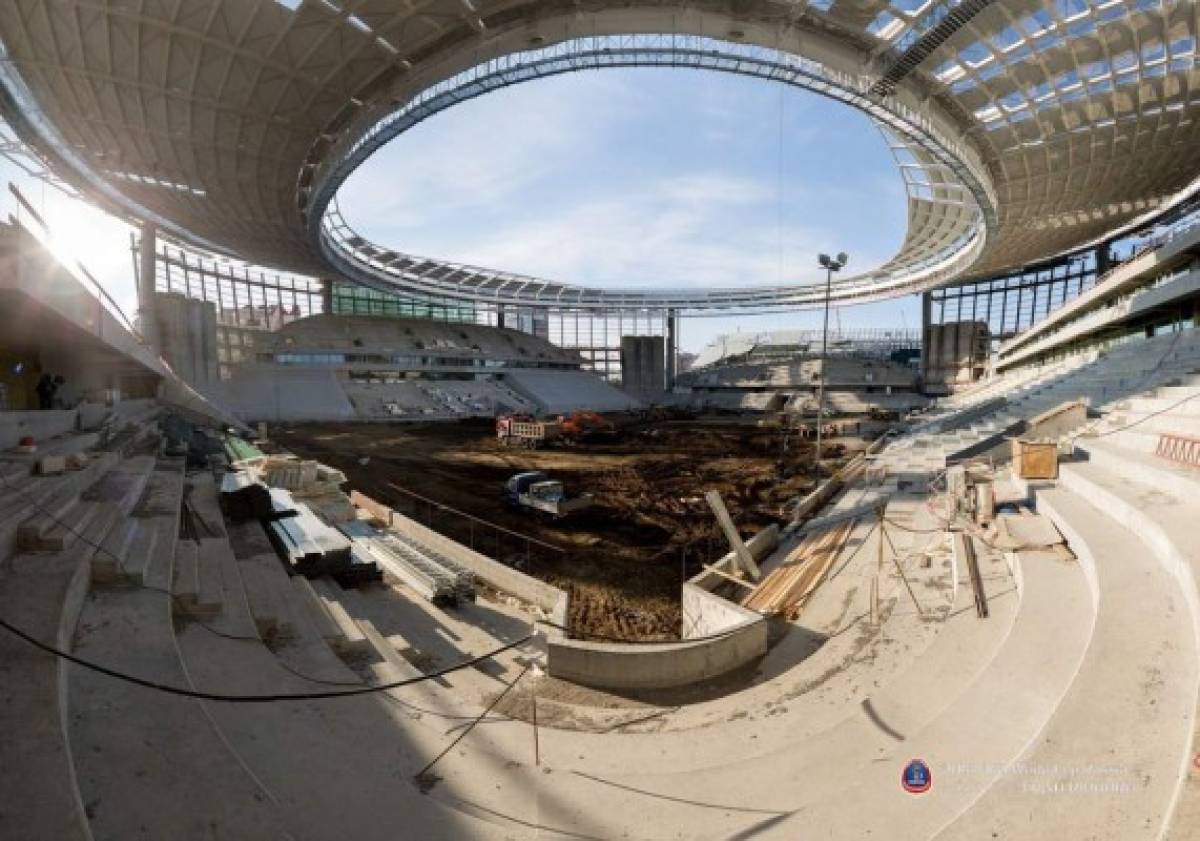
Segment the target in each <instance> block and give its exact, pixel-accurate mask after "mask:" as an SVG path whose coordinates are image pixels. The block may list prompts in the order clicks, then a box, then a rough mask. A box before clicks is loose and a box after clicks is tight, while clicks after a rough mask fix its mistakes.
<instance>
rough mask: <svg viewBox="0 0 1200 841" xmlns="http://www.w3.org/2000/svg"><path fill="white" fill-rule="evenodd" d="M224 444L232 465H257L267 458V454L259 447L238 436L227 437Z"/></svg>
mask: <svg viewBox="0 0 1200 841" xmlns="http://www.w3.org/2000/svg"><path fill="white" fill-rule="evenodd" d="M224 444H225V455H226V456H227V457H228V458H229V463H230V464H239V463H241V462H250V463H257V462H260V461H262V460H263V459H265V458H266V457H267V454H266V453H264V452H263V451H262V450H260V449H259V448H258V447H256V446H254V445H253V444H251V443H250V442H249V441H247V440H245V439H244V438H238V437H237V436H236V435H226V436H225V441H224Z"/></svg>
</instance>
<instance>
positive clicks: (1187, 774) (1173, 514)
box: [1060, 462, 1200, 838]
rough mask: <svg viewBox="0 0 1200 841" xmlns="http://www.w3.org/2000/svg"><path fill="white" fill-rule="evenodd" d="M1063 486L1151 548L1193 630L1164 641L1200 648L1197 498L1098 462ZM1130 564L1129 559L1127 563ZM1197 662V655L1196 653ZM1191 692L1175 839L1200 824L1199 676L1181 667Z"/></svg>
mask: <svg viewBox="0 0 1200 841" xmlns="http://www.w3.org/2000/svg"><path fill="white" fill-rule="evenodd" d="M1060 484H1061V485H1062V486H1063V487H1064V488H1066V489H1068V490H1071V491H1072V492H1074V493H1076V494H1078V495H1080V496H1082V497H1085V498H1086V499H1088V500H1089V502H1091V503H1092V504H1093V505H1094V506H1095V507H1096V508H1098V509H1100V510H1102V511H1103V512H1104V515H1105V517H1106V518H1107V519H1108V520H1109V521H1111V522H1112V523H1114V524H1118V525H1120V526H1122V527H1124V528H1126V529H1128V530H1129V531H1130V532H1132V533H1134V534H1136V535H1137V536H1138V538H1139V539H1140V540H1141V541H1142V542H1143V543H1145V544H1146V545H1147V546H1149V547H1150V549H1151V552H1152V555H1153V558H1154V559H1155V560H1156V561H1157V562H1158V563H1159V564H1160V565H1161V567H1162V569H1163V570H1164V571H1165V572H1166V573H1167V574H1168V575H1170V576H1171V577H1172V578H1173V579H1174V581H1175V583H1176V587H1177V591H1176V592H1177V595H1178V606H1174V607H1173V609H1174V610H1175V611H1176V612H1177V613H1179V614H1182V615H1183V616H1184V617H1185V618H1186V620H1187V622H1188V624H1189V625H1190V629H1191V632H1192V639H1191V640H1187V639H1186V638H1185V639H1176V640H1172V641H1169V642H1168V643H1164V644H1163V645H1164V646H1166V645H1170V646H1172V647H1184V648H1187V647H1191V650H1192V651H1193V652H1194V651H1195V650H1196V649H1197V648H1200V643H1198V642H1197V641H1198V640H1200V594H1198V592H1197V584H1196V582H1197V578H1198V576H1200V541H1196V540H1195V521H1196V507H1195V499H1194V497H1192V498H1180V497H1176V496H1173V495H1171V494H1169V493H1164V492H1163V491H1162V490H1161V489H1159V488H1158V487H1157V486H1151V485H1146V484H1142V483H1140V482H1136V481H1132V480H1131V479H1129V478H1127V477H1126V476H1124V475H1123V474H1118V473H1115V472H1111V471H1109V470H1106V469H1104V468H1102V467H1099V466H1098V465H1095V464H1090V463H1086V462H1085V463H1080V464H1067V465H1064V466H1063V469H1062V472H1061V477H1060ZM1126 562H1128V561H1126ZM1192 656H1193V660H1194V659H1195V654H1194V653H1193V655H1192ZM1168 682H1170V683H1174V684H1175V685H1176V686H1179V687H1183V688H1186V689H1187V690H1188V691H1190V693H1191V699H1192V704H1193V709H1192V711H1191V714H1190V717H1189V719H1188V723H1189V726H1190V729H1191V732H1190V738H1189V737H1186V736H1181V737H1180V739H1179V744H1178V750H1177V752H1176V759H1177V760H1178V761H1179V764H1178V766H1177V768H1178V770H1177V771H1176V774H1175V780H1176V790H1175V796H1176V798H1177V799H1176V804H1175V807H1174V809H1175V816H1174V818H1173V827H1172V829H1171V831H1170V832H1169V833H1167V834H1169V835H1171V837H1179V838H1184V837H1190V836H1189V835H1188V831H1194V829H1195V828H1196V827H1200V769H1197V768H1195V767H1194V765H1192V766H1189V765H1188V764H1187V763H1189V762H1190V760H1191V758H1192V756H1193V755H1194V753H1195V751H1196V749H1197V745H1200V726H1198V722H1200V713H1198V712H1197V710H1196V709H1195V705H1196V703H1197V698H1198V697H1200V677H1198V676H1197V675H1196V674H1195V669H1194V663H1193V669H1192V671H1188V670H1186V669H1185V670H1183V671H1181V673H1180V674H1179V677H1178V679H1177V681H1175V680H1169V681H1168Z"/></svg>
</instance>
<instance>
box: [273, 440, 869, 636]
mask: <svg viewBox="0 0 1200 841" xmlns="http://www.w3.org/2000/svg"><path fill="white" fill-rule="evenodd" d="M271 437H272V438H273V439H274V440H275V441H277V442H278V443H279V444H280V445H282V446H283V447H284V448H286V449H288V450H290V451H292V452H294V453H296V454H297V455H299V456H301V457H305V458H315V459H318V460H320V461H324V462H326V463H328V464H331V465H333V466H335V467H337V468H339V469H340V470H342V471H344V472H345V473H346V475H347V476H348V477H349V479H350V487H352V488H355V489H358V490H361V491H362V492H364V493H366V494H368V495H370V496H373V497H375V498H377V499H379V500H380V501H381V502H384V503H386V504H388V505H391V506H392V507H394V508H395V509H396V510H398V511H401V512H403V513H405V514H407V515H409V516H412V517H414V518H416V519H419V520H420V521H421V522H426V523H428V524H430V525H431V526H432V527H433V528H435V529H437V530H438V531H440V532H442V533H444V534H447V535H449V536H451V537H453V538H455V539H456V540H459V541H461V542H463V543H467V544H472V545H474V546H475V548H476V549H478V550H479V551H481V552H483V553H484V554H487V555H489V556H492V557H496V558H498V559H499V560H501V561H503V562H504V563H507V564H510V565H512V566H515V567H517V568H519V569H521V570H523V571H525V572H527V573H529V574H531V575H534V576H536V577H538V578H540V579H542V580H544V581H546V582H548V583H550V584H553V585H554V586H556V587H560V588H562V589H564V590H567V591H568V592H569V593H570V594H571V615H570V616H569V621H570V625H571V629H572V632H573V633H575V634H577V635H579V636H584V637H588V638H592V639H602V638H606V637H607V638H613V639H641V640H648V639H664V640H666V639H678V637H679V629H680V605H679V586H680V583H681V582H682V581H683V580H684V578H686V577H690V576H691V575H694V574H695V573H696V572H698V571H699V570H700V568H701V564H703V563H707V562H709V561H712V560H715V559H716V558H719V557H720V556H721V555H723V554H725V552H727V551H728V547H727V546H726V544H725V540H724V537H723V536H722V535H721V533H720V530H719V528H718V527H717V525H716V522H715V520H714V518H713V515H712V513H711V511H710V510H709V508H708V506H707V504H706V503H705V502H704V498H703V497H704V492H705V491H708V490H713V489H715V490H718V491H720V492H721V495H722V497H723V498H724V500H725V504H726V505H727V506H728V508H729V511H730V513H731V514H732V515H733V519H734V522H735V523H737V525H738V528H739V530H740V531H741V533H742V535H743V536H746V537H748V536H750V535H752V534H754V533H756V532H758V531H759V530H761V529H762V528H764V527H765V526H767V525H768V524H770V523H772V522H776V521H778V520H779V518H780V515H781V507H782V506H783V504H784V503H786V502H787V501H788V500H789V499H792V498H794V497H795V496H797V495H800V494H803V493H805V492H807V491H808V490H810V489H811V488H812V487H813V485H814V482H813V480H812V478H811V463H812V457H813V452H812V445H811V444H810V443H808V442H802V441H799V440H797V439H796V438H795V437H794V436H793V437H792V438H790V439H789V440H788V441H787V442H786V446H785V443H784V441H783V440H782V438H781V437H780V433H779V432H778V431H777V430H769V429H761V428H757V427H755V426H751V425H745V424H737V423H733V422H727V423H721V422H716V423H714V422H713V421H712V420H702V421H696V422H678V421H676V422H669V423H667V422H664V423H659V424H649V425H647V424H642V425H638V426H634V427H631V428H628V429H626V430H625V432H624V434H623V435H622V437H621V438H620V439H619V440H617V441H611V442H603V443H601V442H595V443H584V444H576V445H573V446H570V447H562V448H554V449H541V450H534V451H529V450H513V449H509V448H506V447H503V446H501V445H500V444H499V442H497V440H496V438H495V436H494V434H493V431H492V426H491V424H490V422H489V423H486V424H484V423H463V424H422V425H413V424H396V425H377V424H311V425H297V426H286V427H285V426H279V427H275V428H274V429H272V430H271ZM862 446H863V444H862V443H861V442H858V441H850V440H841V439H840V440H839V441H838V442H836V443H835V444H834V446H833V447H832V448H830V449H827V451H826V456H827V458H828V457H829V456H831V455H834V454H838V455H840V456H842V457H843V458H844V454H845V453H846V452H853V451H855V450H857V449H860V448H861V447H862ZM841 460H842V459H841V458H839V459H836V460H834V461H833V464H836V463H837V462H838V461H841ZM526 470H542V471H545V472H546V473H548V474H549V475H550V476H551V477H552V478H555V479H559V480H561V481H562V482H563V483H564V484H565V485H566V489H567V492H568V493H569V494H577V493H583V492H588V493H591V494H594V495H595V497H596V505H595V506H593V507H592V508H590V509H587V510H585V511H583V512H580V513H577V514H575V515H572V516H570V517H567V518H564V519H561V520H549V519H544V518H542V517H541V516H539V515H533V514H530V513H526V512H523V511H516V510H513V509H511V508H509V507H508V506H507V505H506V504H505V503H504V500H503V498H502V496H501V487H502V485H503V483H504V481H505V480H506V479H508V477H510V476H512V475H513V474H514V473H519V472H522V471H526ZM405 490H407V491H412V492H415V493H417V494H420V495H421V496H424V497H427V498H429V499H432V500H434V501H436V502H437V503H440V504H442V505H446V506H450V507H452V508H456V509H458V510H460V511H465V512H467V513H469V514H472V515H475V516H476V517H480V518H483V519H484V520H487V521H489V522H491V523H495V524H497V525H500V526H503V527H504V528H506V529H510V530H512V531H514V532H518V533H520V534H523V535H529V536H531V537H533V538H536V539H537V540H539V541H544V542H545V543H548V544H551V545H553V546H555V547H559V548H561V549H562V550H564V551H561V552H555V551H551V550H549V549H546V548H542V547H539V546H538V545H537V544H535V543H531V544H528V545H527V544H526V542H525V541H524V540H522V539H520V538H517V537H513V536H512V535H509V534H503V533H499V532H497V531H496V530H494V529H491V528H488V527H486V526H482V525H479V524H474V525H472V524H471V522H470V521H469V520H468V519H466V518H464V517H460V516H457V515H455V514H453V513H450V512H447V511H444V510H439V509H437V508H436V507H434V506H431V505H429V504H427V503H423V502H420V501H417V500H414V499H413V498H412V497H410V496H408V495H406V494H405V493H404V491H405Z"/></svg>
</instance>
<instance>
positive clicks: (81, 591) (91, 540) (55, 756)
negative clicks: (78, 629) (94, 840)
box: [0, 436, 153, 839]
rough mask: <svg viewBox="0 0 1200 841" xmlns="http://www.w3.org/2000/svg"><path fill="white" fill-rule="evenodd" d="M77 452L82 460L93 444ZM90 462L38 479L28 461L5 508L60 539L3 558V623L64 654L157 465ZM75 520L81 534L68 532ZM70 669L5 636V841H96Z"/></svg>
mask: <svg viewBox="0 0 1200 841" xmlns="http://www.w3.org/2000/svg"><path fill="white" fill-rule="evenodd" d="M68 437H70V436H68ZM60 443H65V442H63V441H61V440H60ZM76 443H80V442H76ZM91 443H94V441H92V442H91ZM128 443H129V442H126V444H128ZM70 449H72V451H73V452H81V451H83V450H84V449H86V446H82V445H81V446H78V447H75V446H72V447H70ZM90 455H91V457H92V461H91V463H90V464H89V466H88V467H86V468H84V469H83V470H80V471H77V472H72V473H68V474H65V475H63V476H35V475H32V474H31V473H30V469H31V468H32V466H33V465H32V462H31V461H23V462H22V465H23V469H22V468H20V467H18V469H14V466H13V465H11V464H10V465H7V466H6V467H5V468H4V469H5V471H6V476H5V478H4V480H3V485H4V493H5V495H4V497H3V500H2V501H0V510H4V511H5V512H7V513H8V514H9V518H10V519H12V520H15V521H17V523H18V526H20V527H24V528H26V529H31V527H32V529H31V533H32V534H35V535H37V536H38V539H41V537H42V536H43V535H44V536H46V537H50V538H53V541H54V542H57V543H58V544H59V546H60V548H58V549H57V550H50V551H37V550H36V549H33V550H30V549H23V550H20V551H16V552H14V553H11V554H9V553H7V552H6V553H0V554H3V555H5V556H6V559H5V561H4V563H3V566H2V568H0V616H2V617H3V618H4V620H5V621H7V622H9V623H11V624H12V625H14V626H15V627H17V628H20V629H22V630H23V631H25V632H26V633H29V634H31V635H32V636H33V637H34V638H36V639H38V640H43V641H46V642H48V643H50V644H53V645H57V646H58V647H59V648H63V649H70V648H71V646H72V637H73V634H74V630H75V624H76V620H77V618H78V616H79V613H80V610H81V607H82V602H83V599H84V597H85V594H86V593H87V588H88V583H89V578H90V565H91V563H92V561H93V558H94V557H95V555H96V554H97V553H98V552H99V551H100V550H99V548H98V547H100V546H101V545H103V544H105V542H106V541H108V540H109V539H110V537H111V535H113V534H114V533H115V532H116V531H117V526H118V524H119V523H120V522H121V521H122V519H123V517H124V516H125V515H127V514H128V512H129V511H130V510H131V509H132V508H133V506H134V505H135V504H136V503H137V500H138V495H139V493H140V490H139V488H140V485H141V484H142V483H143V482H144V477H145V474H146V472H147V464H148V463H149V464H152V463H153V460H152V459H150V460H147V459H146V458H145V457H136V456H135V457H130V458H128V459H125V460H122V458H123V456H124V455H125V452H123V451H122V450H121V449H118V450H115V451H108V452H99V451H93V452H91V453H90ZM52 511H57V512H59V513H61V514H62V517H56V518H54V519H51V518H50V517H49V516H48V514H47V513H46V512H52ZM67 522H69V523H71V524H72V525H73V526H74V527H75V530H76V531H77V532H78V533H77V534H63V533H62V531H61V530H62V529H63V524H64V523H67ZM27 533H30V532H27ZM67 669H68V667H67V664H66V663H65V662H63V661H60V660H58V659H57V658H55V657H54V656H52V655H49V654H46V653H44V652H42V651H39V650H37V649H34V648H32V647H30V646H29V645H28V644H27V643H25V642H23V641H21V640H19V639H17V638H16V637H14V636H12V635H9V634H7V633H5V634H4V635H3V636H2V637H0V672H2V675H3V679H2V680H0V728H2V729H3V732H4V734H5V735H4V754H5V757H4V761H0V837H5V838H22V837H38V838H55V839H73V838H78V839H85V838H90V837H91V833H90V830H89V827H88V821H87V817H86V814H85V805H84V801H83V800H82V799H81V797H80V793H79V787H78V783H77V780H76V774H75V764H74V762H73V759H72V746H71V741H70V740H69V738H68V737H67V730H68V721H69V718H68V717H69V715H70V708H69V704H68V697H67V692H66V680H67V676H68V673H67Z"/></svg>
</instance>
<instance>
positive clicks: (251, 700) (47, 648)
mask: <svg viewBox="0 0 1200 841" xmlns="http://www.w3.org/2000/svg"><path fill="white" fill-rule="evenodd" d="M0 628H3V629H4V630H6V631H8V632H9V633H10V634H12V635H13V636H15V637H19V638H20V639H22V640H24V641H25V642H27V643H29V644H30V645H32V646H33V647H34V648H37V649H40V650H41V651H44V652H46V653H47V654H53V655H54V656H55V657H58V658H60V659H62V660H66V661H67V662H69V663H74V664H75V665H76V666H80V667H82V668H85V669H90V670H91V671H93V672H98V673H100V674H102V675H106V676H108V677H111V678H114V679H116V680H120V681H124V682H125V683H132V684H134V685H135V686H141V687H144V688H146V689H154V690H157V691H159V692H164V693H166V694H168V695H177V696H179V697H182V698H195V699H196V700H199V701H220V702H223V703H230V704H267V703H275V702H279V701H324V700H327V699H330V698H348V697H350V696H354V695H371V694H374V693H376V692H387V691H388V690H391V689H399V688H400V687H402V686H411V685H413V684H415V683H423V682H424V681H427V680H434V679H436V678H439V677H444V676H445V675H448V674H452V673H454V672H458V671H462V670H463V669H467V668H470V667H471V666H474V665H476V664H478V663H481V662H483V661H484V660H490V659H491V658H493V657H495V656H496V655H498V654H503V653H504V652H505V651H510V650H512V649H514V648H518V647H519V646H522V645H524V644H525V643H527V642H529V641H530V640H531V639H533V637H534V636H535V635H534V634H532V633H530V634H526V635H525V636H523V637H521V638H520V639H517V640H514V641H512V642H510V643H506V644H504V645H502V646H500V647H499V648H496V649H493V650H491V651H489V652H486V653H484V654H480V655H478V656H476V657H472V658H471V659H469V660H464V661H462V662H460V663H456V664H455V665H453V666H447V667H445V668H443V669H438V670H437V671H435V672H429V673H428V674H422V675H417V676H416V677H410V678H405V679H404V680H397V681H392V682H391V683H385V684H380V685H379V686H363V687H360V688H357V689H347V690H345V691H343V692H302V693H296V694H286V693H281V694H269V695H226V694H222V693H218V692H201V691H198V690H194V689H186V688H184V687H181V686H172V685H170V684H167V683H159V682H158V681H154V680H147V679H146V678H140V677H137V676H136V675H131V674H127V673H125V672H119V671H117V670H116V669H110V668H108V667H107V666H101V665H100V664H99V663H93V662H91V661H90V660H84V659H83V658H82V657H76V656H75V655H73V654H69V653H67V652H65V651H60V650H59V649H58V648H56V647H54V646H52V645H47V644H46V643H44V642H42V641H41V640H39V639H37V638H36V637H33V636H32V635H30V634H27V633H26V632H25V631H23V630H21V629H20V628H18V627H16V626H15V625H12V624H11V623H9V622H8V621H6V620H4V619H0Z"/></svg>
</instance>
